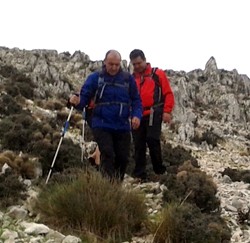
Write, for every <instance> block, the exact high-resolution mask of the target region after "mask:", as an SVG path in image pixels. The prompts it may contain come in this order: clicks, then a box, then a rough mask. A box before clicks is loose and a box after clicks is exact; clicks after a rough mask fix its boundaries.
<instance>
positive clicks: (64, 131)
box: [45, 106, 74, 184]
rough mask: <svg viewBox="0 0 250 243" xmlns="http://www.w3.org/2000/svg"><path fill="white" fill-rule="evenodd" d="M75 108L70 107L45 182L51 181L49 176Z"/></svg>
mask: <svg viewBox="0 0 250 243" xmlns="http://www.w3.org/2000/svg"><path fill="white" fill-rule="evenodd" d="M73 109H74V107H73V106H71V109H70V112H69V115H68V118H67V121H66V122H65V123H64V126H63V129H62V134H61V139H60V141H59V144H58V146H57V150H56V153H55V156H54V159H53V161H52V164H51V166H50V170H49V174H48V176H47V179H46V182H45V184H47V183H48V181H49V178H50V175H51V172H52V169H53V167H54V164H55V161H56V157H57V154H58V152H59V149H60V146H61V143H62V140H63V138H64V135H65V133H66V132H67V130H68V128H69V120H70V117H71V114H72V111H73Z"/></svg>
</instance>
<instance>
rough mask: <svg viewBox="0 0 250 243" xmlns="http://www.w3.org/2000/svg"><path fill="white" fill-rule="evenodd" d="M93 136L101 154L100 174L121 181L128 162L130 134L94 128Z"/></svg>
mask: <svg viewBox="0 0 250 243" xmlns="http://www.w3.org/2000/svg"><path fill="white" fill-rule="evenodd" d="M93 134H94V138H95V141H96V142H97V144H98V147H99V149H100V152H101V166H100V170H101V172H102V174H103V175H104V176H107V177H108V178H109V179H111V180H113V179H118V180H121V181H122V180H123V178H124V174H125V172H126V168H127V164H128V161H129V160H128V158H129V151H130V140H131V137H130V133H129V132H117V131H109V130H105V129H99V128H95V129H93Z"/></svg>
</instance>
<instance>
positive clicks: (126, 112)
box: [70, 50, 142, 180]
mask: <svg viewBox="0 0 250 243" xmlns="http://www.w3.org/2000/svg"><path fill="white" fill-rule="evenodd" d="M91 100H94V108H93V114H92V124H91V126H92V131H93V135H94V138H95V141H96V142H97V144H98V147H99V149H100V152H101V172H102V173H103V175H104V176H107V177H108V178H110V179H111V180H113V179H119V180H123V178H124V174H125V172H126V167H127V164H128V156H129V148H130V139H131V137H130V130H131V127H132V129H137V128H138V127H139V125H140V120H141V117H142V105H141V100H140V96H139V93H138V90H137V87H136V83H135V80H134V77H133V76H132V75H131V74H129V73H128V72H125V71H122V69H121V55H120V53H119V52H118V51H115V50H110V51H108V52H107V53H106V56H105V59H104V65H103V69H102V71H101V72H94V73H92V74H90V75H89V76H88V77H87V80H86V82H85V83H84V85H83V86H82V89H81V92H80V96H76V95H73V96H72V97H70V103H71V104H72V105H74V106H75V108H76V109H78V110H82V109H83V108H84V107H85V106H87V105H88V104H89V103H90V101H91Z"/></svg>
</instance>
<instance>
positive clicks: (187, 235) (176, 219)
mask: <svg viewBox="0 0 250 243" xmlns="http://www.w3.org/2000/svg"><path fill="white" fill-rule="evenodd" d="M230 238H231V233H230V230H229V228H228V226H227V225H226V223H225V222H224V220H222V219H221V218H220V217H219V215H206V214H203V213H201V211H200V209H199V208H198V207H196V206H195V205H191V204H188V203H183V204H176V203H171V204H168V205H167V206H166V207H165V209H164V211H163V213H162V215H161V217H160V218H159V221H157V224H156V225H155V229H154V240H153V242H154V243H185V242H192V243H201V242H205V243H214V242H218V243H219V242H224V243H226V242H230Z"/></svg>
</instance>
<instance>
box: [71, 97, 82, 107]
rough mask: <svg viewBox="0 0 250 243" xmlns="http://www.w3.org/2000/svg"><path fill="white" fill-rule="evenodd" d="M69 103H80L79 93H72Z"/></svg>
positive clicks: (74, 104)
mask: <svg viewBox="0 0 250 243" xmlns="http://www.w3.org/2000/svg"><path fill="white" fill-rule="evenodd" d="M69 103H70V104H71V105H73V106H77V105H78V104H79V103H80V97H79V95H75V94H74V95H72V96H71V97H70V98H69Z"/></svg>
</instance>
